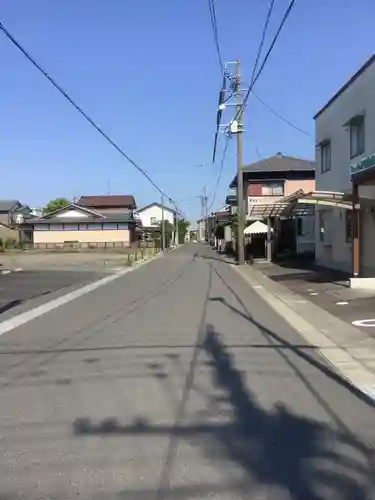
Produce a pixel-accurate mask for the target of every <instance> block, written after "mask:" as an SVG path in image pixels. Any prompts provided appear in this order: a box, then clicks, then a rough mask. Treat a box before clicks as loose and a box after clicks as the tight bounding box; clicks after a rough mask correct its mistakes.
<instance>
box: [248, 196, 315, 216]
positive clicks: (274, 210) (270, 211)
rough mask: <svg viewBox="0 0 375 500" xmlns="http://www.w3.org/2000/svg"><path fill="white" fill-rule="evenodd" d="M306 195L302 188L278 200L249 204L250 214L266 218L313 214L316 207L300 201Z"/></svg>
mask: <svg viewBox="0 0 375 500" xmlns="http://www.w3.org/2000/svg"><path fill="white" fill-rule="evenodd" d="M302 196H304V192H303V190H302V189H299V190H298V191H295V192H294V193H292V194H290V195H288V196H284V197H282V198H279V199H278V200H276V201H274V202H273V201H268V202H266V203H262V202H260V203H254V204H251V205H249V211H248V215H249V217H250V218H256V219H266V218H268V217H291V216H292V215H295V216H301V215H312V214H313V213H314V207H312V206H311V205H308V204H304V203H298V200H299V197H302Z"/></svg>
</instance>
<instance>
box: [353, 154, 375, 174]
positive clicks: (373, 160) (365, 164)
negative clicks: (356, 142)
mask: <svg viewBox="0 0 375 500" xmlns="http://www.w3.org/2000/svg"><path fill="white" fill-rule="evenodd" d="M371 167H375V153H374V154H372V155H370V156H367V157H366V158H363V159H362V160H361V161H359V162H357V163H353V164H351V165H350V175H354V174H358V173H359V172H363V171H364V170H367V169H368V168H371Z"/></svg>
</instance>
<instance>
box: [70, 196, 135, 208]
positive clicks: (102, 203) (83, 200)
mask: <svg viewBox="0 0 375 500" xmlns="http://www.w3.org/2000/svg"><path fill="white" fill-rule="evenodd" d="M77 205H81V206H82V207H92V208H104V207H113V208H115V207H131V208H135V207H136V204H135V199H134V196H132V195H130V194H116V195H108V196H81V197H80V199H79V200H78V201H77Z"/></svg>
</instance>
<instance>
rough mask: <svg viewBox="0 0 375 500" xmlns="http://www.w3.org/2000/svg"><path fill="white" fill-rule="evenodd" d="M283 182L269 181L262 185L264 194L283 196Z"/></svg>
mask: <svg viewBox="0 0 375 500" xmlns="http://www.w3.org/2000/svg"><path fill="white" fill-rule="evenodd" d="M283 194H284V183H283V182H269V183H267V184H263V185H262V196H283Z"/></svg>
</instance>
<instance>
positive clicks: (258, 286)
mask: <svg viewBox="0 0 375 500" xmlns="http://www.w3.org/2000/svg"><path fill="white" fill-rule="evenodd" d="M253 288H263V287H262V286H261V285H253Z"/></svg>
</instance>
